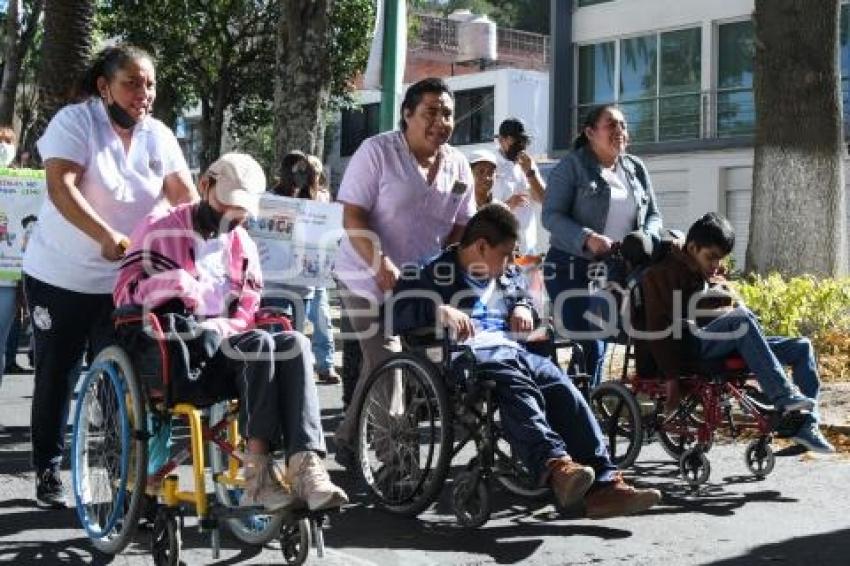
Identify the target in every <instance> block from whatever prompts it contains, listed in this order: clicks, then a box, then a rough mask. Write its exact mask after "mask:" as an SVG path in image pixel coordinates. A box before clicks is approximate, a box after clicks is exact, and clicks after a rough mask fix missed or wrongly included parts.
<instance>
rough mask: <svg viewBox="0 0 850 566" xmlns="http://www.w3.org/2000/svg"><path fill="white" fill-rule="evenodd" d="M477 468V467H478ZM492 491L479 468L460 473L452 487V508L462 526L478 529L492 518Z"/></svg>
mask: <svg viewBox="0 0 850 566" xmlns="http://www.w3.org/2000/svg"><path fill="white" fill-rule="evenodd" d="M476 468H477V467H476ZM491 494H492V491H491V489H490V486H489V483H488V482H487V481H486V480H485V479H483V478H482V477H481V473H480V471H479V470H478V469H475V468H473V469H471V470H468V471H465V472H461V473H460V474H458V476H457V478H456V479H455V481H454V485H453V487H452V510H453V511H454V514H455V517H457V522H458V524H459V525H460V526H462V527H466V528H468V529H477V528H478V527H480V526H482V525H483V524H484V523H486V522H487V520H488V519H490V513H491V506H492V504H491V500H492V495H491Z"/></svg>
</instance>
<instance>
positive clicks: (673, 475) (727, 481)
mask: <svg viewBox="0 0 850 566" xmlns="http://www.w3.org/2000/svg"><path fill="white" fill-rule="evenodd" d="M631 475H632V476H633V479H634V481H635V483H636V484H637V485H639V486H640V487H654V488H656V489H659V490H661V493H662V494H663V496H664V497H663V499H662V501H661V505H659V506H658V507H654V508H653V509H650V510H649V511H647V512H646V513H645V515H671V514H678V513H702V514H705V515H713V516H717V517H726V516H730V515H734V514H735V511H736V510H737V509H740V508H742V507H744V506H745V505H747V504H748V503H756V502H758V503H765V502H770V503H795V502H797V501H799V500H798V499H795V498H792V497H785V496H783V495H782V494H781V493H780V492H779V491H776V490H772V489H765V490H760V491H751V490H746V491H743V490H741V491H739V490H735V489H734V486H736V485H751V484H757V483H760V482H764V483H765V485H769V482H770V480H769V477H768V478H756V477H755V476H752V475H740V476H727V477H724V478H723V479H722V483H712V482H711V481H709V482H708V483H706V484H703V485H701V486H699V487H697V488H694V487H691V486H690V485H688V484H687V483H686V482H685V481H684V480H683V479H681V477H680V476H679V469H678V466H677V465H676V464H675V463H673V462H672V461H671V462H664V461H645V462H640V463H638V464H635V465H634V467H633V468H632V470H631Z"/></svg>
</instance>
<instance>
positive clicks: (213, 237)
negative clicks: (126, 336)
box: [114, 153, 347, 512]
mask: <svg viewBox="0 0 850 566" xmlns="http://www.w3.org/2000/svg"><path fill="white" fill-rule="evenodd" d="M265 187H266V179H265V175H264V174H263V171H262V168H261V167H260V165H259V164H258V163H257V162H256V161H255V160H254V159H252V158H251V157H250V156H248V155H243V154H237V153H228V154H226V155H223V156H222V157H221V158H220V159H219V160H218V161H216V162H215V163H213V164H212V165H211V166H210V167H209V169H208V170H207V172H206V173H204V175H202V176H201V179H200V183H199V189H200V192H201V201H200V202H195V203H191V204H183V205H179V206H177V207H174V208H172V209H169V210H167V211H159V212H155V213H153V214H151V215H149V216H148V217H147V218H145V219H144V221H142V222H141V224H140V225H139V226H138V227H137V228H136V230H135V231H134V232H133V234H132V235H131V238H130V239H131V242H132V243H131V245H130V248H129V250H128V251H127V255H126V257H125V259H124V261H123V263H122V265H121V270H120V272H119V276H118V282H117V284H116V287H115V293H114V299H115V304H116V306H118V307H121V306H126V305H133V304H135V305H141V306H143V307H144V308H145V309H148V310H153V309H157V308H160V307H162V306H163V305H165V304H167V303H170V302H171V303H173V301H174V299H179V301H180V302H182V305H183V307H184V308H185V309H186V310H187V311H189V312H190V313H191V314H192V315H193V316H195V317H196V318H198V319H199V320H200V326H201V327H202V328H204V329H205V330H209V331H212V332H213V333H214V336H217V337H218V339H220V346H219V347H218V349H217V350H216V351H215V353H214V354H213V355H212V356H211V358H210V359H209V360H206V363H205V364H203V369H202V370H201V373H200V377H199V378H198V379H199V381H202V382H203V381H208V382H209V383H210V388H211V389H215V390H216V391H221V392H222V393H221V398H222V400H224V399H229V398H230V399H232V398H236V397H238V398H239V400H240V432H241V434H242V436H243V437H244V438H245V439H246V453H245V454H243V455H242V456H241V458H242V461H243V465H244V473H245V483H246V489H245V492H244V494H243V496H242V498H241V500H240V505H246V506H257V505H262V506H264V507H265V508H266V509H267V510H268V511H269V512H274V511H277V510H280V509H283V508H285V507H288V506H290V505H293V504H296V503H301V504H304V505H306V506H307V507H308V508H309V509H310V510H319V509H327V508H332V507H339V506H340V505H342V504H343V503H345V502H346V501H347V497H346V495H345V493H344V492H343V490H342V489H340V488H339V487H337V486H336V485H334V484H333V483H332V482H331V480H330V478H329V476H328V473H327V471H326V469H325V467H324V464H323V462H322V459H323V457H324V456H325V442H324V434H323V431H322V426H321V416H320V411H319V402H318V395H317V392H316V388H315V384H314V383H313V379H312V359H311V353H310V342H309V340H307V339H306V338H305V337H304V336H303V335H301V334H299V333H297V332H279V333H269V332H266V331H264V330H260V329H256V328H253V323H254V319H255V315H256V313H257V310H258V308H259V305H260V295H261V290H262V286H263V283H262V275H261V272H260V262H259V257H258V255H257V249H256V246H255V244H254V242H253V241H252V240H251V238H250V237H249V236H248V233H247V232H246V231H245V229H244V228H242V223H243V222H244V221H245V220H246V219H247V218H248V216H249V215H256V214H257V213H258V207H259V198H260V195H261V194H262V193H263V192H264V191H265ZM281 436H282V438H283V448H284V450H285V452H286V455H287V460H288V465H287V466H286V472H285V479H286V484H288V485H289V486H291V489H288V488H287V487H286V486H285V485H284V483H282V482H281V481H280V478H279V476H278V474H277V473H276V470H275V462H274V460H273V458H272V457H271V456H270V452H271V450H272V449H273V448H275V447H276V445H277V444H278V439H280V438H281Z"/></svg>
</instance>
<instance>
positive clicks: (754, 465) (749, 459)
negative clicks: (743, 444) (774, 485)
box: [744, 437, 776, 478]
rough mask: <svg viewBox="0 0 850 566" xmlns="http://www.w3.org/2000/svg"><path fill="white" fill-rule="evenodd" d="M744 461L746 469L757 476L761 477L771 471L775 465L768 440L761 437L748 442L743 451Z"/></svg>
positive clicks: (774, 458) (774, 457)
mask: <svg viewBox="0 0 850 566" xmlns="http://www.w3.org/2000/svg"><path fill="white" fill-rule="evenodd" d="M744 462H746V464H747V469H748V470H750V472H752V474H753V475H754V476H756V477H757V478H763V477H765V476H767V475H768V474H769V473H770V472H772V471H773V467H774V466H775V465H776V456H774V454H773V448H771V447H770V440H769V439H768V438H766V437H763V438H757V439H755V440H753V441H752V442H750V443H749V444H748V445H747V450H746V452H744Z"/></svg>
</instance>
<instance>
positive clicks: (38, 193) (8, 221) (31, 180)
mask: <svg viewBox="0 0 850 566" xmlns="http://www.w3.org/2000/svg"><path fill="white" fill-rule="evenodd" d="M44 194H45V182H44V171H43V170H41V169H5V168H0V282H2V281H17V280H18V279H20V278H21V265H22V264H23V257H24V250H25V249H26V245H27V240H28V239H29V235H30V234H31V233H32V229H33V228H35V222H34V220H36V216H37V215H38V211H39V209H40V208H41V202H42V201H43V200H44ZM0 284H2V283H0Z"/></svg>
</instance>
